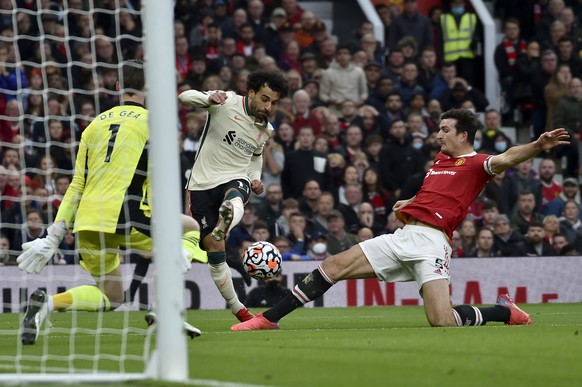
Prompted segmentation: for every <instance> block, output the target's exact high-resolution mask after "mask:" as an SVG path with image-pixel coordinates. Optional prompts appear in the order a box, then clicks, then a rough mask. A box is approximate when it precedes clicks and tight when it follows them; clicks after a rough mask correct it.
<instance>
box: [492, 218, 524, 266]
mask: <svg viewBox="0 0 582 387" xmlns="http://www.w3.org/2000/svg"><path fill="white" fill-rule="evenodd" d="M493 233H494V234H495V236H494V238H493V239H494V243H495V254H496V255H497V256H499V257H519V256H522V255H523V252H524V245H523V244H524V237H523V236H522V235H521V234H520V233H519V232H517V231H514V230H512V229H511V228H510V227H509V219H508V218H507V216H506V215H504V214H500V215H498V216H497V217H496V218H495V219H494V220H493Z"/></svg>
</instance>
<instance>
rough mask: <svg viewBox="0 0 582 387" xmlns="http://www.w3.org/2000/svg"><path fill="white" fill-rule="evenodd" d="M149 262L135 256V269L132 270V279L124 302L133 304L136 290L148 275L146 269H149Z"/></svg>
mask: <svg viewBox="0 0 582 387" xmlns="http://www.w3.org/2000/svg"><path fill="white" fill-rule="evenodd" d="M151 262H152V260H151V259H146V258H143V257H142V256H139V255H138V256H137V260H136V262H135V269H133V278H132V279H131V284H129V294H128V295H127V296H128V299H126V300H125V301H126V302H133V300H134V299H135V295H136V293H137V290H138V289H139V287H140V285H141V283H142V282H143V280H144V278H145V276H146V274H147V273H148V268H149V267H150V263H151Z"/></svg>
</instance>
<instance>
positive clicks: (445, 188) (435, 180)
mask: <svg viewBox="0 0 582 387" xmlns="http://www.w3.org/2000/svg"><path fill="white" fill-rule="evenodd" d="M491 157H492V156H491V155H485V154H477V153H471V154H469V155H465V156H461V157H450V156H446V155H445V154H443V153H442V152H439V153H438V154H437V156H436V157H435V159H434V165H433V167H432V168H431V169H429V171H428V172H427V173H426V176H425V177H424V182H423V183H422V187H421V188H420V190H419V191H418V193H417V194H416V198H415V199H414V201H413V202H412V203H410V204H408V205H406V206H405V207H404V208H402V210H401V211H400V213H401V214H402V215H404V218H406V219H408V217H410V216H413V217H415V218H416V219H418V220H420V221H421V222H424V223H427V224H430V225H432V226H435V227H439V228H442V229H443V231H444V232H445V234H447V236H448V237H449V238H450V239H451V240H452V238H453V231H454V230H455V229H456V228H457V227H458V226H459V224H460V223H461V222H462V221H463V220H464V219H465V217H466V216H467V211H468V209H469V206H470V205H471V203H472V202H473V201H474V200H475V198H476V197H477V196H478V195H479V193H480V192H481V191H482V190H483V188H484V187H485V184H487V183H488V182H489V181H490V180H491V179H492V178H493V176H494V174H493V172H492V171H491V166H490V162H491Z"/></svg>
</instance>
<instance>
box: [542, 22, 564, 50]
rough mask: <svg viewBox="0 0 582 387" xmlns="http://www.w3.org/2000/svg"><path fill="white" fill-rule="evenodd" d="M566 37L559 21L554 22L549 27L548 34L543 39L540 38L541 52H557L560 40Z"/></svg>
mask: <svg viewBox="0 0 582 387" xmlns="http://www.w3.org/2000/svg"><path fill="white" fill-rule="evenodd" d="M564 36H566V26H565V25H564V23H562V22H561V21H560V20H556V21H554V22H553V23H552V24H551V25H550V34H549V36H548V37H546V38H545V39H543V38H541V37H540V43H541V45H542V49H543V50H552V51H554V52H556V53H557V52H558V44H559V42H560V39H561V38H563V37H564Z"/></svg>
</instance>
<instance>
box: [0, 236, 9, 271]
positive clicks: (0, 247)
mask: <svg viewBox="0 0 582 387" xmlns="http://www.w3.org/2000/svg"><path fill="white" fill-rule="evenodd" d="M11 261H12V257H11V255H10V239H8V237H7V236H6V235H4V234H0V266H4V265H8V264H10V263H12V262H11Z"/></svg>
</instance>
